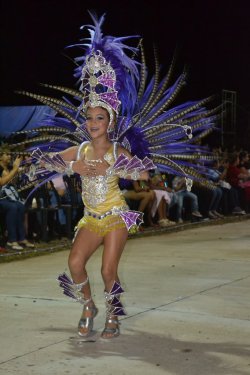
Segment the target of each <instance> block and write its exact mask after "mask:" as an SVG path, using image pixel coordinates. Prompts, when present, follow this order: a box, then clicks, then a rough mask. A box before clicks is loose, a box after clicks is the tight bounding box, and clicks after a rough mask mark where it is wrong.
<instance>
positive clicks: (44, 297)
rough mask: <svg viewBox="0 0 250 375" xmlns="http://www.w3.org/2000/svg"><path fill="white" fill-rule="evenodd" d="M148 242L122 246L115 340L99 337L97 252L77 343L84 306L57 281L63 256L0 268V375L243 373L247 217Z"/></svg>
mask: <svg viewBox="0 0 250 375" xmlns="http://www.w3.org/2000/svg"><path fill="white" fill-rule="evenodd" d="M155 234H156V235H154V236H138V237H136V236H135V237H133V238H131V239H130V240H129V241H128V242H127V245H126V249H125V251H124V254H123V257H122V260H121V264H120V269H119V274H120V279H121V283H122V285H123V287H124V288H125V290H126V293H125V294H124V296H123V302H124V304H125V306H126V310H127V313H128V315H127V316H126V317H125V318H123V319H121V335H120V336H119V337H117V338H115V339H112V340H104V339H101V338H100V333H101V331H102V329H103V324H104V314H105V308H104V301H103V296H102V291H103V284H102V280H101V276H100V266H101V249H99V250H98V251H97V252H96V253H95V254H94V256H93V257H92V258H91V260H90V262H89V265H88V273H89V277H90V280H91V283H92V291H93V295H94V299H95V302H96V304H97V306H98V307H99V314H98V316H97V317H96V319H95V328H94V329H95V331H94V332H93V335H91V336H90V337H89V338H87V339H82V338H80V337H78V336H77V334H76V325H77V322H78V319H79V317H80V315H81V306H80V305H78V304H77V303H75V302H73V301H70V300H67V298H66V297H64V296H63V295H62V294H61V292H60V290H59V288H58V285H57V282H56V277H57V275H58V274H59V273H61V272H62V271H67V257H68V253H69V248H67V249H65V250H61V251H56V252H53V251H51V252H48V253H46V254H45V255H44V256H39V257H31V258H26V259H20V258H17V259H18V260H17V261H16V260H13V259H12V260H13V261H11V262H5V263H1V264H0V332H1V350H0V374H1V375H2V374H4V375H5V374H21V375H33V374H34V375H45V374H46V375H52V374H53V375H59V374H60V375H63V374H72V375H80V374H81V375H99V374H100V375H101V374H102V375H123V374H124V375H127V374H133V375H161V374H167V375H221V374H222V375H245V374H250V298H249V297H250V292H249V290H250V220H249V218H246V219H245V220H240V221H238V222H227V223H225V222H221V223H217V225H205V226H196V227H195V226H194V227H190V228H188V230H180V231H174V230H173V231H170V232H168V231H166V232H163V231H162V232H161V233H157V232H155ZM50 246H52V245H50ZM68 247H69V245H68Z"/></svg>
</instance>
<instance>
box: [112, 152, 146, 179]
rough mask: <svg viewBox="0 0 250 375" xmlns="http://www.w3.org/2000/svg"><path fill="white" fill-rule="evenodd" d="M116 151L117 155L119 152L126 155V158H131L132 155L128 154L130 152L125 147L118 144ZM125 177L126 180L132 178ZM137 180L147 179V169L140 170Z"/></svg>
mask: <svg viewBox="0 0 250 375" xmlns="http://www.w3.org/2000/svg"><path fill="white" fill-rule="evenodd" d="M117 153H118V156H119V155H121V154H124V155H125V156H127V158H128V159H132V155H131V154H130V152H128V150H126V149H125V148H123V147H121V146H119V147H118V150H117ZM126 179H128V180H132V178H131V177H130V176H128V177H126ZM137 179H138V180H146V181H147V180H148V179H149V173H148V171H142V172H140V174H139V176H138V178H137Z"/></svg>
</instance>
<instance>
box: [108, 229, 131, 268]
mask: <svg viewBox="0 0 250 375" xmlns="http://www.w3.org/2000/svg"><path fill="white" fill-rule="evenodd" d="M127 238H128V231H127V228H120V229H116V230H113V231H111V232H109V233H108V234H106V236H105V237H104V250H103V256H102V266H103V268H115V269H116V270H117V268H118V264H119V260H120V258H121V255H122V252H123V250H124V247H125V244H126V241H127Z"/></svg>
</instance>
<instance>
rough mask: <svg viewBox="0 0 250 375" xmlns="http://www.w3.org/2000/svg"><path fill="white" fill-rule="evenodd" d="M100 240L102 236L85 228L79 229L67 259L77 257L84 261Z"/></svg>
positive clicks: (98, 244) (95, 248)
mask: <svg viewBox="0 0 250 375" xmlns="http://www.w3.org/2000/svg"><path fill="white" fill-rule="evenodd" d="M102 242H103V238H102V237H100V236H98V235H97V234H96V233H95V232H92V231H90V230H88V229H85V228H81V229H79V231H78V233H77V235H76V237H75V240H74V242H73V246H72V249H71V251H70V255H69V260H71V259H72V258H76V257H77V258H78V259H79V260H81V261H82V262H85V263H86V262H87V261H88V259H89V258H90V257H91V255H92V254H93V253H94V252H95V251H96V250H97V248H98V247H99V246H100V245H101V243H102Z"/></svg>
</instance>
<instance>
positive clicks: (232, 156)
mask: <svg viewBox="0 0 250 375" xmlns="http://www.w3.org/2000/svg"><path fill="white" fill-rule="evenodd" d="M238 157H239V155H238V153H236V152H234V153H233V154H230V155H229V156H228V162H229V164H234V163H235V162H236V160H237V159H238Z"/></svg>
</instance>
